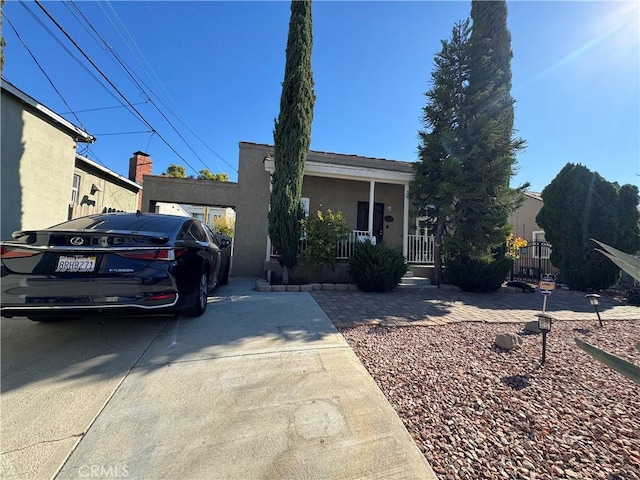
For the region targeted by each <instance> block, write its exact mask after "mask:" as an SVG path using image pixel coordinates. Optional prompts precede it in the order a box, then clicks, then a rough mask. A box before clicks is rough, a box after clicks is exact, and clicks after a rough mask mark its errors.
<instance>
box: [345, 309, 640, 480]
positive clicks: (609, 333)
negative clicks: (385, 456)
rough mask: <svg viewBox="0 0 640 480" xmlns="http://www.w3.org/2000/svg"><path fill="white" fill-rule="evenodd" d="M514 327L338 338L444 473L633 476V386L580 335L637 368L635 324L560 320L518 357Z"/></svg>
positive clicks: (638, 423)
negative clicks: (508, 347) (588, 349)
mask: <svg viewBox="0 0 640 480" xmlns="http://www.w3.org/2000/svg"><path fill="white" fill-rule="evenodd" d="M520 327H521V326H520V325H516V324H510V325H509V324H488V323H456V324H450V325H442V326H433V327H417V326H416V327H406V328H390V327H379V326H360V327H355V328H341V329H340V332H341V333H342V335H343V336H344V338H345V339H346V340H347V342H348V343H349V345H350V346H351V347H352V348H353V350H354V352H355V353H356V355H357V356H358V358H359V359H360V361H361V362H362V363H363V365H364V366H365V367H366V368H367V370H368V371H369V373H370V374H371V375H372V377H373V378H374V379H375V381H376V382H377V384H378V385H379V387H380V389H381V390H382V391H383V392H384V394H385V395H386V397H387V399H388V400H389V402H390V403H391V404H392V405H393V407H394V408H395V410H396V411H397V412H398V414H399V416H400V417H401V418H402V420H403V421H404V423H405V426H406V428H407V430H408V431H409V433H410V434H411V435H412V436H413V438H414V440H415V441H416V444H417V445H418V447H419V448H420V449H421V450H422V452H423V454H424V455H425V457H426V459H427V460H428V462H429V463H430V464H431V466H432V467H433V469H434V470H435V472H436V473H437V474H438V476H439V477H440V478H445V479H485V478H486V479H501V478H504V479H560V478H580V479H609V480H618V479H624V480H634V479H635V480H640V385H637V384H635V383H633V382H632V381H631V380H628V379H626V378H625V377H623V376H621V375H619V374H617V373H616V372H614V371H612V370H610V369H609V368H607V367H606V366H604V365H603V364H601V363H599V362H597V361H596V360H594V359H592V358H591V357H590V356H588V355H587V354H586V353H584V352H583V351H582V350H580V349H579V348H578V347H577V346H576V345H575V342H574V338H575V337H578V338H581V339H583V340H585V341H587V342H589V343H591V344H593V345H596V346H598V347H600V348H603V349H605V350H607V351H609V352H611V353H615V354H616V355H619V356H621V357H623V358H625V359H626V360H628V361H631V362H632V363H635V364H636V365H640V351H638V350H637V349H635V348H634V345H635V344H636V343H637V342H640V321H637V320H629V321H622V320H621V321H615V322H607V323H606V324H605V326H604V328H599V327H598V326H597V322H596V321H589V322H586V321H579V322H577V321H562V322H556V323H554V325H553V329H552V331H551V333H549V335H548V336H547V354H546V359H547V361H546V364H545V365H544V366H542V367H541V366H540V358H541V351H542V346H541V345H542V337H541V335H523V340H524V344H523V347H522V349H521V350H516V351H512V352H506V351H503V350H501V349H499V348H497V347H495V346H494V345H493V341H494V339H495V336H496V335H497V334H499V333H505V332H514V333H517V332H518V330H519V328H520Z"/></svg>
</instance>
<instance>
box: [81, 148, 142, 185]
mask: <svg viewBox="0 0 640 480" xmlns="http://www.w3.org/2000/svg"><path fill="white" fill-rule="evenodd" d="M76 160H79V161H80V162H81V163H84V164H86V165H89V166H90V167H93V168H95V169H97V170H100V171H101V172H104V173H106V174H107V175H108V176H109V177H111V178H112V179H114V180H118V181H120V182H123V183H126V184H127V185H129V186H131V187H133V188H134V189H135V190H136V191H140V190H141V189H142V185H138V184H137V183H136V182H133V181H131V180H129V179H128V178H127V177H124V176H122V175H120V174H119V173H116V172H114V171H113V170H109V169H108V168H107V167H103V166H102V165H100V164H99V163H96V162H94V161H93V160H91V159H89V158H87V157H83V156H82V155H79V154H76Z"/></svg>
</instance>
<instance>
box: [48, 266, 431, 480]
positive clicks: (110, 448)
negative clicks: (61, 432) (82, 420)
mask: <svg viewBox="0 0 640 480" xmlns="http://www.w3.org/2000/svg"><path fill="white" fill-rule="evenodd" d="M254 283H255V279H237V278H232V279H231V283H230V284H229V285H228V286H226V287H222V288H220V289H219V290H217V291H216V292H215V293H216V295H218V296H216V297H211V298H210V299H209V300H210V304H209V306H208V309H207V312H206V313H205V315H204V316H202V317H200V318H197V319H186V318H181V319H178V320H176V321H171V322H169V324H168V325H167V327H165V328H164V329H163V331H162V332H161V333H160V335H159V336H158V337H157V338H156V339H155V341H154V342H153V343H152V344H151V345H150V347H149V349H148V350H147V351H146V352H145V354H144V355H143V356H142V357H141V359H140V360H139V361H138V362H137V363H136V365H135V366H134V368H133V369H132V370H131V372H130V373H129V374H128V375H127V376H126V378H125V379H124V380H123V382H122V384H121V385H120V386H119V387H118V388H117V390H116V391H115V393H114V395H113V396H112V397H111V399H110V400H109V401H108V402H107V404H106V405H105V407H104V409H103V410H102V412H101V413H100V414H99V415H98V416H97V418H96V420H95V422H94V423H93V424H92V426H91V427H90V428H89V429H88V431H87V433H86V435H85V436H84V438H83V439H82V440H81V441H80V443H79V444H78V446H77V448H76V449H75V451H74V452H73V453H72V454H71V456H70V457H69V459H68V460H67V462H66V463H65V465H64V466H63V467H62V469H61V470H60V472H59V473H58V475H57V476H56V478H57V479H77V478H80V477H85V478H87V477H89V478H106V477H110V478H115V477H119V478H124V477H126V478H136V479H143V478H144V479H176V478H180V479H194V480H195V479H205V478H206V479H243V480H248V479H296V480H301V479H433V478H436V476H435V474H434V473H433V471H432V469H431V467H430V466H429V465H428V463H427V462H426V460H425V458H424V457H423V455H422V454H421V452H420V451H419V449H418V448H417V446H416V445H415V443H414V441H413V439H412V438H411V437H410V435H409V434H408V433H407V431H406V429H405V427H404V425H403V423H402V421H401V420H400V418H399V417H398V416H397V415H396V413H395V411H394V410H393V408H392V407H391V405H390V404H389V403H388V401H387V400H386V398H385V397H384V395H383V394H382V393H381V391H380V390H379V389H378V387H377V385H376V384H375V382H374V381H373V379H372V378H371V376H370V375H369V374H368V373H367V371H366V370H365V369H364V367H363V366H362V365H361V363H360V362H359V361H358V359H357V358H356V356H355V354H354V353H353V352H352V350H351V349H350V348H349V347H348V345H347V344H346V342H345V341H344V339H343V338H342V336H341V335H340V334H339V333H338V331H337V330H336V328H335V327H334V325H333V324H332V323H331V321H330V320H329V318H328V317H327V315H326V314H325V313H324V312H323V310H322V309H321V308H320V307H319V306H318V304H317V303H316V302H315V300H314V298H313V297H312V296H311V294H309V293H273V292H271V293H259V292H256V291H255V290H253V286H254ZM351 293H353V292H351ZM356 293H357V292H356Z"/></svg>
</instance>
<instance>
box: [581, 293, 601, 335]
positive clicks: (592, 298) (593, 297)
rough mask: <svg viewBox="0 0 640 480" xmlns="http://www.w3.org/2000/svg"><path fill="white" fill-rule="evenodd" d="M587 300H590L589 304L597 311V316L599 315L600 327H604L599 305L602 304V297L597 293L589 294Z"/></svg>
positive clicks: (586, 296)
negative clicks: (600, 299)
mask: <svg viewBox="0 0 640 480" xmlns="http://www.w3.org/2000/svg"><path fill="white" fill-rule="evenodd" d="M585 298H588V299H589V303H590V304H591V306H592V307H593V308H594V310H595V311H596V315H598V322H600V326H601V327H602V319H601V318H600V312H599V311H598V304H599V303H600V302H599V301H598V299H599V298H600V295H598V294H597V293H589V294H587V295H585Z"/></svg>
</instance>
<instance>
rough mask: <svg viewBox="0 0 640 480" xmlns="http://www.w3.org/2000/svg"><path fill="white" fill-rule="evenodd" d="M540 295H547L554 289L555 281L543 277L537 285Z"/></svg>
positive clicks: (551, 278) (546, 276)
mask: <svg viewBox="0 0 640 480" xmlns="http://www.w3.org/2000/svg"><path fill="white" fill-rule="evenodd" d="M538 288H539V289H540V293H541V294H543V295H549V294H551V293H553V291H554V290H555V289H556V281H555V279H554V278H553V277H551V276H549V275H545V276H544V277H542V279H541V280H540V283H538Z"/></svg>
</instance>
